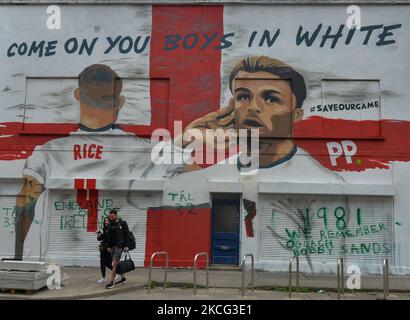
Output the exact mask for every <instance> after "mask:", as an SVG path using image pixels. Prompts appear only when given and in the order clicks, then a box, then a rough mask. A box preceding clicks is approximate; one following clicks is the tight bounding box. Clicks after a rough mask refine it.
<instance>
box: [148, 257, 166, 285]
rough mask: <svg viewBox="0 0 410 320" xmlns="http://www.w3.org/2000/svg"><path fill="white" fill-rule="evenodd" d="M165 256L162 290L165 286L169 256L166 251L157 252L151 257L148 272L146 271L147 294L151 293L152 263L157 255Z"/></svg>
mask: <svg viewBox="0 0 410 320" xmlns="http://www.w3.org/2000/svg"><path fill="white" fill-rule="evenodd" d="M161 254H163V255H165V257H166V260H165V275H164V290H165V287H166V284H167V271H168V261H169V255H168V252H166V251H159V252H154V253H153V254H152V256H151V259H150V262H149V271H148V293H150V291H151V276H152V262H153V260H154V257H155V256H158V255H161Z"/></svg>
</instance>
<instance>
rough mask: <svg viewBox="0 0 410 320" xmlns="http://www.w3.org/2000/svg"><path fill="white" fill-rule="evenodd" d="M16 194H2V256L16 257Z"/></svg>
mask: <svg viewBox="0 0 410 320" xmlns="http://www.w3.org/2000/svg"><path fill="white" fill-rule="evenodd" d="M15 205H16V196H4V195H1V196H0V208H1V212H2V214H1V222H0V243H1V245H0V258H12V257H14V248H15V235H16V232H15V228H16V227H15V222H16V210H15V208H14V207H15Z"/></svg>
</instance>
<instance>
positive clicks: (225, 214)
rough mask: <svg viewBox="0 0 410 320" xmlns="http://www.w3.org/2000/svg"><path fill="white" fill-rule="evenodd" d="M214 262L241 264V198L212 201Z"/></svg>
mask: <svg viewBox="0 0 410 320" xmlns="http://www.w3.org/2000/svg"><path fill="white" fill-rule="evenodd" d="M211 241H212V263H213V264H233V265H239V199H238V200H222V199H220V200H219V199H218V200H213V201H212V240H211Z"/></svg>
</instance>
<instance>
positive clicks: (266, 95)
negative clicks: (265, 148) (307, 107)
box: [232, 71, 303, 138]
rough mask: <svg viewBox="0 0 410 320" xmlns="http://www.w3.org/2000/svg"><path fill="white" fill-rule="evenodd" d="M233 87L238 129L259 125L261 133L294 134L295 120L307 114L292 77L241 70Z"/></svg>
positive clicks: (274, 135)
mask: <svg viewBox="0 0 410 320" xmlns="http://www.w3.org/2000/svg"><path fill="white" fill-rule="evenodd" d="M232 89H233V94H234V99H235V123H236V126H237V128H238V129H255V128H256V129H259V136H260V137H271V138H272V137H290V136H291V135H292V124H293V121H298V120H300V119H301V118H302V116H303V110H302V108H296V97H295V95H294V94H293V93H292V90H291V84H290V81H288V80H283V79H281V78H279V77H278V76H276V75H273V74H271V73H269V72H265V71H258V72H254V73H250V72H244V71H240V72H238V74H237V76H236V79H235V80H234V82H233V88H232Z"/></svg>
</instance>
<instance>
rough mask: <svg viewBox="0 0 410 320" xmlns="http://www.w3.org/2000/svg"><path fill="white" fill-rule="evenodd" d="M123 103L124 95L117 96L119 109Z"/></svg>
mask: <svg viewBox="0 0 410 320" xmlns="http://www.w3.org/2000/svg"><path fill="white" fill-rule="evenodd" d="M124 104H125V97H124V96H119V103H118V110H120V109H121V108H122V107H123V106H124Z"/></svg>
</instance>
